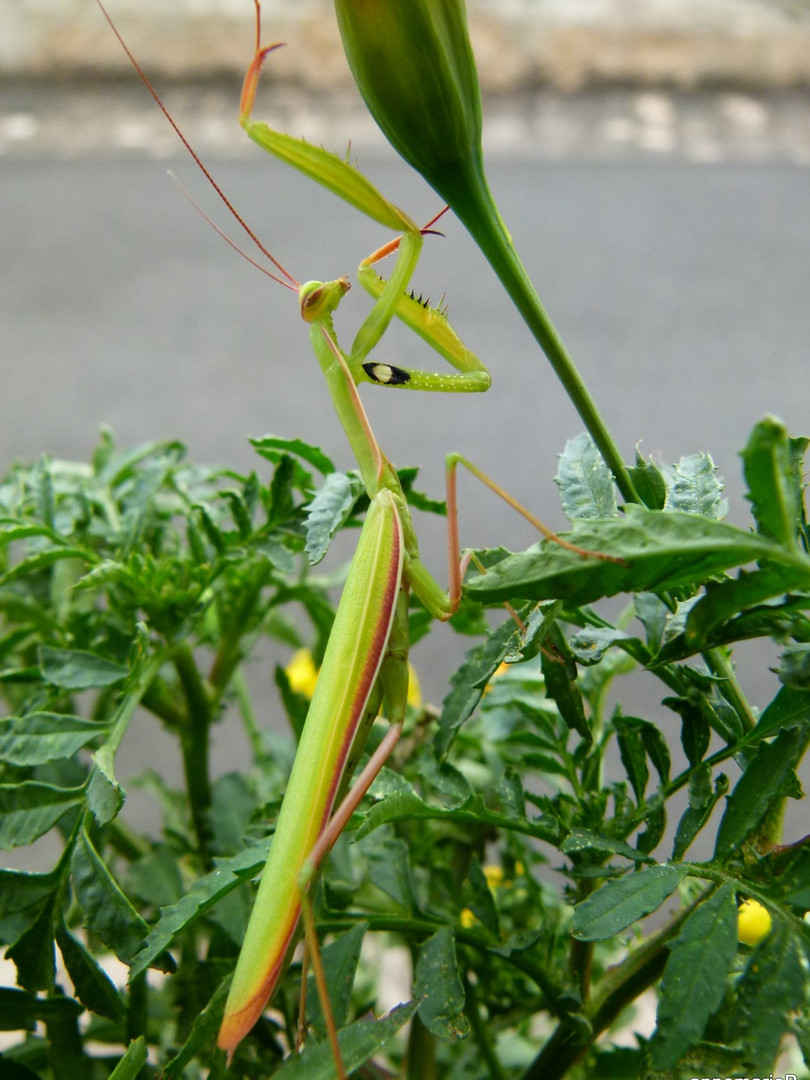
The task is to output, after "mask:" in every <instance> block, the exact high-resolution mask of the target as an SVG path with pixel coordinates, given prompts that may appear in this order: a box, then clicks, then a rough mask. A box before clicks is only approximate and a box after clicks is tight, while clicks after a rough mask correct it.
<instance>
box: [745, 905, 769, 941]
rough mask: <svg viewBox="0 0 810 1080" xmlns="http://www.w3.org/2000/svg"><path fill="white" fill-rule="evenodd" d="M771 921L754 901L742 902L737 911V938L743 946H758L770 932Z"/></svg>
mask: <svg viewBox="0 0 810 1080" xmlns="http://www.w3.org/2000/svg"><path fill="white" fill-rule="evenodd" d="M772 925H773V920H772V919H771V913H770V911H768V909H767V908H766V907H763V906H762V904H760V903H758V902H757V901H756V900H744V901H743V902H742V904H740V907H739V910H738V911H737V937H738V938H739V939H740V941H741V942H742V943H743V945H759V943H760V941H762V939H763V938H766V937H767V936H768V934H770V932H771V926H772Z"/></svg>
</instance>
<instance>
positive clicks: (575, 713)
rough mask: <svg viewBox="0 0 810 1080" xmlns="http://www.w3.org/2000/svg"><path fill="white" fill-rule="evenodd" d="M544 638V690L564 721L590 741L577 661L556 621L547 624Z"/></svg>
mask: <svg viewBox="0 0 810 1080" xmlns="http://www.w3.org/2000/svg"><path fill="white" fill-rule="evenodd" d="M546 642H547V646H546V648H545V649H544V650H543V651H542V653H541V654H540V664H541V668H542V671H543V678H544V680H545V683H546V693H547V694H548V696H549V697H550V698H551V700H552V701H553V702H554V704H555V705H556V706H557V708H558V709H559V711H560V716H561V717H562V718H563V720H564V721H565V723H566V725H567V726H568V727H569V728H570V729H571V730H572V731H576V732H577V733H578V734H579V735H581V736H582V738H583V739H584V740H585V741H586V742H588V743H590V742H591V741H592V739H593V736H592V734H591V729H590V728H589V727H588V721H587V719H586V717H585V703H584V702H583V700H582V692H581V691H580V689H579V686H578V685H577V665H576V663H575V662H574V658H573V657H572V656H571V650H570V649H569V648H568V642H567V641H566V640H565V635H564V634H563V632H562V630H561V629H560V626H559V624H558V623H557V622H556V621H555V622H554V623H552V624H551V626H550V627H549V630H548V634H547V638H546Z"/></svg>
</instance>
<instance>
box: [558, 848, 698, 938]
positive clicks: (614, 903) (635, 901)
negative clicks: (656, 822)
mask: <svg viewBox="0 0 810 1080" xmlns="http://www.w3.org/2000/svg"><path fill="white" fill-rule="evenodd" d="M686 875H687V871H686V868H685V867H684V866H678V865H673V864H664V865H662V866H648V867H645V868H644V869H643V870H639V871H637V872H636V873H633V874H628V875H627V876H626V877H623V878H619V879H618V880H617V881H609V882H607V884H605V885H603V886H602V887H601V888H600V889H597V890H596V892H595V893H593V894H592V895H591V896H589V897H588V898H587V899H586V900H583V901H582V902H581V903H579V904H577V906H576V907H575V908H574V917H573V922H572V927H571V930H572V933H573V935H574V937H575V938H577V940H579V941H602V940H604V939H605V938H609V937H612V936H613V935H614V934H617V933H618V932H619V931H620V930H624V929H625V928H626V927H628V926H631V925H632V924H633V923H634V922H636V920H638V919H642V918H643V917H644V916H645V915H649V914H650V912H652V911H656V910H657V909H658V908H659V907H660V906H661V904H663V902H664V901H665V900H666V898H667V897H668V896H671V894H672V893H673V892H674V891H675V890H676V889H677V887H678V885H679V884H680V883H681V882H682V881H683V879H684V878H685V877H686Z"/></svg>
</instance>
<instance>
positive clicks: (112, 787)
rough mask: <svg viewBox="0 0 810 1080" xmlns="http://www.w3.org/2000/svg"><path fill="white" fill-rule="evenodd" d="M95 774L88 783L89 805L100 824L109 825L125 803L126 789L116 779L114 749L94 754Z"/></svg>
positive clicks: (106, 748) (105, 749)
mask: <svg viewBox="0 0 810 1080" xmlns="http://www.w3.org/2000/svg"><path fill="white" fill-rule="evenodd" d="M93 764H94V765H95V768H94V769H93V774H92V776H91V777H90V783H89V784H88V785H87V806H88V809H89V810H90V812H91V813H92V815H93V817H94V818H95V819H96V821H97V822H98V823H99V825H107V824H109V822H111V821H112V820H113V818H114V817H116V816H117V815H118V812H119V811H120V810H121V807H122V806H123V805H124V799H125V797H126V796H125V793H124V789H123V788H122V787H121V785H120V784H119V783H118V781H117V780H116V779H115V772H114V771H113V751H112V750H111V749H109V748H108V747H102V748H101V750H100V751H99V752H98V753H97V754H94V755H93Z"/></svg>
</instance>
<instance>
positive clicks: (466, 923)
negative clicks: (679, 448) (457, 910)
mask: <svg viewBox="0 0 810 1080" xmlns="http://www.w3.org/2000/svg"><path fill="white" fill-rule="evenodd" d="M459 922H460V923H461V925H462V926H463V927H464V929H465V930H469V929H470V927H472V926H475V924H476V923H477V922H478V919H476V917H475V915H473V913H472V912H471V911H470V909H469V908H468V907H465V908H462V909H461V914H460V915H459Z"/></svg>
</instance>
